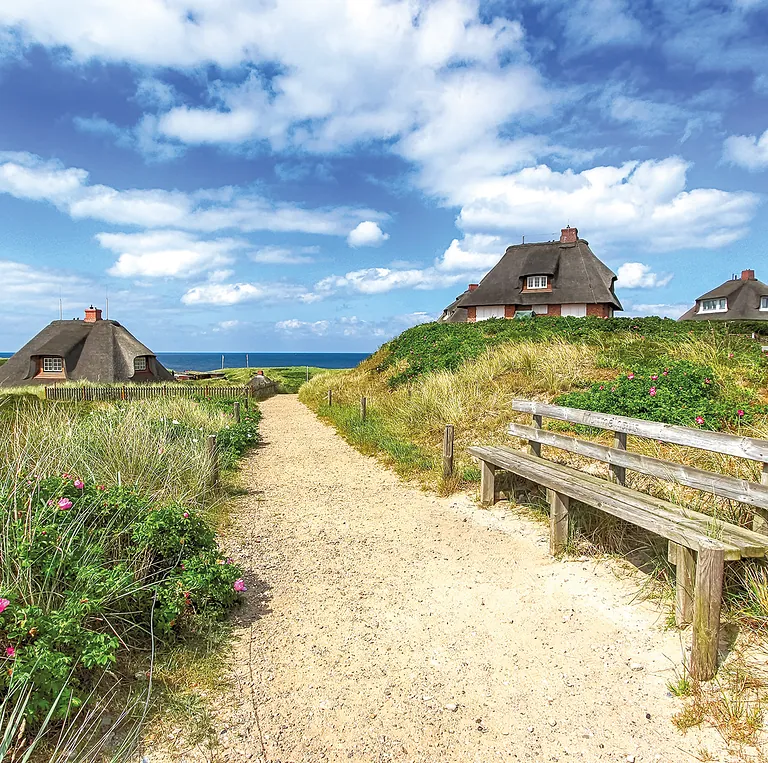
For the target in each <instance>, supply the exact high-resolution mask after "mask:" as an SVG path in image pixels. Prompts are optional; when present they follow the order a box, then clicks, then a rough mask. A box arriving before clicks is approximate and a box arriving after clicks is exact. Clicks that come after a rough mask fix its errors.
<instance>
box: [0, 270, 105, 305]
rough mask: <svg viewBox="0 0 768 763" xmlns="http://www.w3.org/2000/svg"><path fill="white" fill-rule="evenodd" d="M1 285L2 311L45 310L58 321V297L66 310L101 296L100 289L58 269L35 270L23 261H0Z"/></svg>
mask: <svg viewBox="0 0 768 763" xmlns="http://www.w3.org/2000/svg"><path fill="white" fill-rule="evenodd" d="M0 282H1V283H2V284H3V294H4V295H5V298H4V300H3V304H4V307H5V309H11V310H16V309H17V308H18V305H25V306H29V307H35V308H37V309H38V310H39V311H41V312H42V311H43V310H44V309H45V308H47V309H48V311H49V312H50V313H51V314H52V315H51V317H52V318H53V314H54V313H55V317H56V318H58V317H59V316H58V310H59V294H62V295H63V297H64V298H65V299H64V304H65V307H70V306H75V307H76V308H77V310H78V311H79V310H80V309H81V307H82V305H83V304H84V303H85V302H86V301H88V300H89V299H93V298H94V292H96V293H98V294H99V295H102V294H103V289H102V288H101V287H99V286H97V285H96V284H94V283H93V282H92V281H90V280H88V279H85V278H82V277H81V276H77V275H73V274H71V273H67V272H65V271H61V270H59V269H57V270H52V269H48V268H34V267H32V266H30V265H27V264H25V263H23V262H14V261H13V260H0Z"/></svg>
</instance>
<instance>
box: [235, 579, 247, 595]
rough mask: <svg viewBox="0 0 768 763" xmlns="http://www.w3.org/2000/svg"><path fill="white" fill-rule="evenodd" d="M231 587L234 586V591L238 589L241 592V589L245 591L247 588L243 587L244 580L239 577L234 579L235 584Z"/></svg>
mask: <svg viewBox="0 0 768 763" xmlns="http://www.w3.org/2000/svg"><path fill="white" fill-rule="evenodd" d="M233 588H234V589H235V590H236V591H239V592H242V591H247V590H248V589H247V588H246V587H245V581H244V580H243V579H242V578H240V579H238V580H236V581H235V585H234V586H233Z"/></svg>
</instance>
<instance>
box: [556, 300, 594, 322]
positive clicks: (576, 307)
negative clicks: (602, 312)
mask: <svg viewBox="0 0 768 763" xmlns="http://www.w3.org/2000/svg"><path fill="white" fill-rule="evenodd" d="M560 315H561V316H562V317H563V318H586V317H587V306H586V304H584V303H583V302H576V303H573V304H568V305H560Z"/></svg>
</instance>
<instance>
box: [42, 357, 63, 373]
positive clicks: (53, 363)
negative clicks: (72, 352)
mask: <svg viewBox="0 0 768 763" xmlns="http://www.w3.org/2000/svg"><path fill="white" fill-rule="evenodd" d="M63 370H64V359H63V358H57V357H50V358H43V373H44V374H60V373H61V372H62V371H63Z"/></svg>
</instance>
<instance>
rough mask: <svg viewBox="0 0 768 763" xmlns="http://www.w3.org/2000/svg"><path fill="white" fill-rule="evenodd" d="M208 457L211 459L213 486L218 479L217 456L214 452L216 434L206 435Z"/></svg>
mask: <svg viewBox="0 0 768 763" xmlns="http://www.w3.org/2000/svg"><path fill="white" fill-rule="evenodd" d="M208 458H209V459H210V461H211V487H213V486H214V485H215V484H216V482H217V481H218V479H219V457H218V453H217V452H216V435H215V434H209V435H208Z"/></svg>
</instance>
